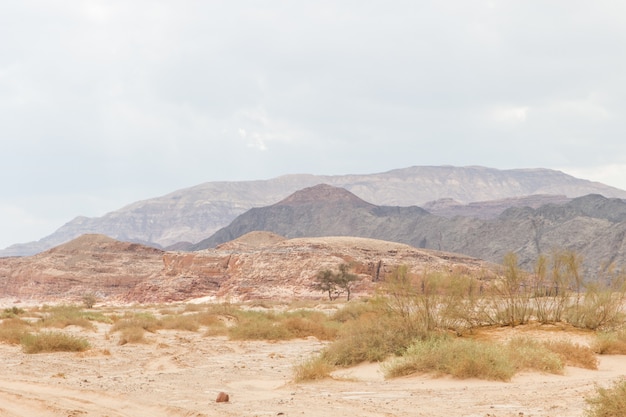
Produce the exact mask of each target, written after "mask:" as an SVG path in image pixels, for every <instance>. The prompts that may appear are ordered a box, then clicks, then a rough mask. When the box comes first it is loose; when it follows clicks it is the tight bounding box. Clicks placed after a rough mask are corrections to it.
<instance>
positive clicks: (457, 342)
mask: <svg viewBox="0 0 626 417" xmlns="http://www.w3.org/2000/svg"><path fill="white" fill-rule="evenodd" d="M515 371H516V368H515V366H514V364H513V363H512V362H511V360H510V355H509V352H508V349H507V348H506V347H504V346H501V345H497V344H494V343H488V342H481V341H476V340H472V339H462V338H452V337H449V336H440V335H433V336H429V337H427V338H426V339H424V340H420V341H416V342H415V343H413V344H412V345H411V346H410V347H409V348H408V350H407V352H406V354H405V355H404V356H403V357H402V358H398V359H396V360H394V361H392V362H391V363H389V364H387V365H386V366H385V376H386V377H398V376H404V375H410V374H413V373H418V372H434V373H437V374H447V375H451V376H453V377H455V378H460V379H464V378H481V379H489V380H498V381H509V380H510V379H511V378H512V377H513V375H514V374H515Z"/></svg>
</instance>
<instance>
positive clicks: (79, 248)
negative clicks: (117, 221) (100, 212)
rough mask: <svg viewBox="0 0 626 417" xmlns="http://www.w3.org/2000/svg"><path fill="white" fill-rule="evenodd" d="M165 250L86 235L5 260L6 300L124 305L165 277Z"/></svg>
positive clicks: (0, 289)
mask: <svg viewBox="0 0 626 417" xmlns="http://www.w3.org/2000/svg"><path fill="white" fill-rule="evenodd" d="M162 258H163V251H161V250H158V249H154V248H150V247H146V246H142V245H139V244H135V243H127V242H119V241H116V240H114V239H111V238H109V237H106V236H103V235H84V236H81V237H79V238H77V239H75V240H73V241H70V242H68V243H66V244H63V245H61V246H58V247H56V248H53V249H50V250H49V251H46V252H43V253H40V254H38V255H35V256H31V257H24V258H4V259H0V297H3V298H13V299H18V300H22V301H55V300H65V301H67V302H75V301H79V300H80V299H81V298H82V297H83V296H84V295H86V294H93V295H95V296H96V297H97V298H98V299H106V300H111V301H121V300H124V299H126V297H127V293H128V291H129V289H131V288H134V287H135V286H136V285H138V284H139V283H141V282H143V281H145V280H147V279H149V278H152V277H156V276H159V275H160V274H161V273H162V269H163V261H162Z"/></svg>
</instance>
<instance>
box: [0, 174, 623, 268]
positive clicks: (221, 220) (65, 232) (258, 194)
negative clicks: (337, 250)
mask: <svg viewBox="0 0 626 417" xmlns="http://www.w3.org/2000/svg"><path fill="white" fill-rule="evenodd" d="M320 183H326V184H330V185H333V186H337V187H342V188H345V189H347V190H349V191H351V192H352V193H353V194H355V195H356V196H358V197H359V198H361V199H363V200H365V201H368V202H370V203H372V204H375V205H384V206H415V205H416V206H422V205H424V204H426V203H428V202H432V201H435V200H440V199H452V200H454V201H456V202H457V203H458V204H460V205H461V206H462V205H468V204H469V203H473V202H488V201H492V200H503V201H500V203H499V206H498V207H497V208H496V209H495V211H493V210H492V211H493V213H497V214H499V212H501V211H502V210H503V209H504V208H506V207H507V204H508V203H512V202H513V200H511V201H508V202H507V200H506V199H515V198H518V197H525V196H531V195H558V196H565V197H567V198H574V197H579V196H583V195H587V194H592V193H594V194H601V195H604V196H606V197H618V198H626V191H623V190H619V189H616V188H613V187H609V186H606V185H603V184H600V183H596V182H591V181H587V180H581V179H578V178H574V177H572V176H570V175H567V174H564V173H562V172H559V171H554V170H548V169H514V170H498V169H492V168H484V167H476V166H474V167H452V166H418V167H410V168H404V169H397V170H392V171H388V172H384V173H378V174H364V175H337V176H317V175H308V174H298V175H286V176H282V177H277V178H273V179H269V180H262V181H240V182H207V183H204V184H200V185H197V186H195V187H191V188H186V189H182V190H178V191H174V192H172V193H170V194H167V195H164V196H162V197H157V198H153V199H149V200H144V201H138V202H135V203H132V204H130V205H128V206H126V207H123V208H121V209H119V210H116V211H113V212H110V213H108V214H106V215H104V216H102V217H97V218H87V217H77V218H75V219H74V220H72V221H70V222H69V223H67V224H65V225H63V226H62V227H60V228H59V229H58V230H57V231H56V232H54V233H53V234H51V235H49V236H47V237H44V238H43V239H41V240H39V241H37V242H30V243H26V244H16V245H13V246H11V247H9V248H7V249H5V250H2V251H0V256H22V255H31V254H34V253H38V252H41V251H43V250H46V249H49V248H51V247H53V246H56V245H59V244H61V243H63V242H67V241H69V240H71V239H73V238H75V237H78V236H80V235H82V234H86V233H99V234H105V235H107V236H111V237H114V238H116V239H119V240H124V241H130V242H137V243H144V244H148V245H152V246H155V247H167V246H169V245H174V244H177V243H179V242H190V243H195V242H199V241H201V240H202V239H206V238H207V237H209V236H210V235H212V234H213V233H215V232H216V231H217V230H219V229H220V228H222V227H224V226H227V225H228V224H229V223H230V222H231V221H233V219H235V218H236V217H237V216H238V215H240V214H242V213H244V212H246V211H247V210H249V209H250V208H253V207H264V206H268V205H270V204H274V203H276V202H277V201H280V200H282V199H284V198H285V197H287V196H288V195H290V194H292V193H294V192H295V191H297V190H300V189H303V188H306V187H311V186H314V185H317V184H320ZM513 205H515V203H513ZM481 206H482V207H486V206H487V205H486V204H482V205H481ZM457 208H458V207H457ZM472 208H473V210H472ZM469 209H470V211H469V212H468V211H464V213H465V214H467V213H470V212H472V213H474V214H475V213H486V210H482V209H476V206H474V207H469ZM442 214H444V213H442ZM454 214H455V213H452V215H454ZM456 214H459V213H456ZM444 215H445V214H444ZM492 216H493V215H492Z"/></svg>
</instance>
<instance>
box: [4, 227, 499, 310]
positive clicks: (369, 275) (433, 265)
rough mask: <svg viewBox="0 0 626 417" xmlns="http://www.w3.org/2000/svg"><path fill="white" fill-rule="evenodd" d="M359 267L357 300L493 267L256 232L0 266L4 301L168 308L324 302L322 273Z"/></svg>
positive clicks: (394, 246)
mask: <svg viewBox="0 0 626 417" xmlns="http://www.w3.org/2000/svg"><path fill="white" fill-rule="evenodd" d="M342 263H347V264H350V265H351V272H352V273H355V274H357V275H358V277H359V282H358V283H357V285H356V286H355V288H354V290H353V295H355V296H358V295H359V294H360V295H363V294H370V293H371V292H372V291H373V289H374V288H375V286H376V285H377V282H378V281H381V280H382V279H384V277H385V276H386V275H387V274H389V273H390V272H391V271H392V270H393V269H394V268H395V267H396V266H398V265H407V266H408V267H409V268H410V270H411V271H412V272H414V273H420V272H423V271H439V270H451V269H455V268H464V269H466V270H472V271H487V270H489V269H492V268H493V266H492V265H489V264H487V263H485V262H482V261H479V260H476V259H474V258H470V257H466V256H462V255H454V254H449V253H443V252H435V251H429V250H421V249H416V248H413V247H411V246H408V245H404V244H398V243H391V242H384V241H379V240H373V239H363V238H352V237H325V238H302V239H290V240H284V239H282V238H280V237H279V236H276V235H271V234H269V233H265V232H254V233H252V234H249V235H246V236H243V237H241V238H239V239H237V240H236V241H233V242H229V243H228V244H225V245H223V246H221V247H220V248H218V249H216V250H206V251H200V252H192V253H186V252H163V251H160V250H157V249H153V248H149V247H145V246H142V245H137V244H131V243H123V242H118V241H116V240H113V239H110V238H108V237H105V236H99V235H86V236H83V237H80V238H78V239H76V240H73V241H71V242H69V243H67V244H65V245H62V246H59V247H57V248H54V249H51V250H49V251H47V252H44V253H42V254H40V255H36V256H32V257H27V258H5V259H0V298H13V299H22V300H35V301H37V300H38V301H61V300H62V301H66V302H68V301H76V300H80V298H81V297H82V296H83V295H85V294H88V293H93V294H95V295H96V296H97V297H98V299H100V301H104V300H108V301H117V302H120V301H122V302H167V301H183V300H189V299H192V298H199V297H206V296H215V297H228V298H231V299H233V300H246V299H255V298H264V299H283V300H290V299H293V298H322V297H324V294H321V293H319V292H317V291H315V290H314V289H312V283H313V280H314V278H315V276H316V275H317V273H318V272H319V271H320V270H323V269H332V270H336V269H337V268H338V266H339V265H340V264H342Z"/></svg>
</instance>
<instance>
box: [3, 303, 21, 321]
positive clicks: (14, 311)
mask: <svg viewBox="0 0 626 417" xmlns="http://www.w3.org/2000/svg"><path fill="white" fill-rule="evenodd" d="M25 312H26V311H25V310H24V309H22V308H19V307H17V306H13V307H10V308H5V309H4V310H2V312H0V319H8V318H15V317H17V316H21V315H22V314H24V313H25Z"/></svg>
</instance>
